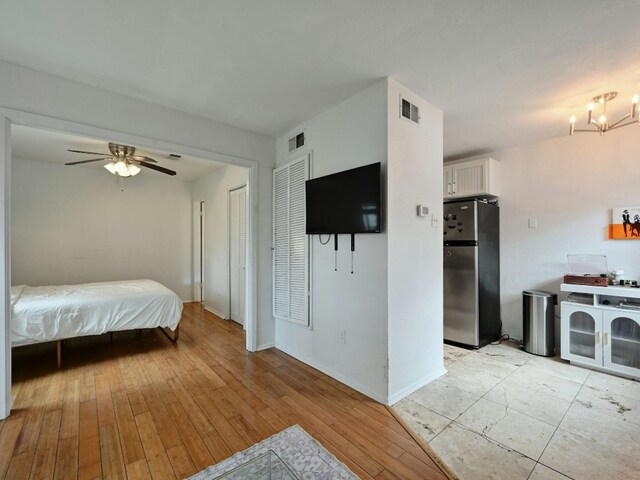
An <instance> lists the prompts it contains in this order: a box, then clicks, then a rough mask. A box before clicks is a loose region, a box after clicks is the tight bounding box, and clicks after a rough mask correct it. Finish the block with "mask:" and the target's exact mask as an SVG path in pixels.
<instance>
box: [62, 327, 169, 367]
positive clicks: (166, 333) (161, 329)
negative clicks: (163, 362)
mask: <svg viewBox="0 0 640 480" xmlns="http://www.w3.org/2000/svg"><path fill="white" fill-rule="evenodd" d="M158 328H159V329H160V331H161V332H162V333H164V334H165V335H166V336H167V337H169V340H171V341H172V342H173V343H176V342H177V341H178V338H179V337H180V325H179V324H178V326H177V327H176V329H175V330H173V331H172V330H171V329H169V328H167V327H158ZM140 332H142V330H140ZM170 332H171V333H170ZM109 335H110V336H111V341H113V332H109ZM64 340H70V339H63V340H56V341H55V342H56V357H57V361H58V368H62V346H63V345H62V342H64Z"/></svg>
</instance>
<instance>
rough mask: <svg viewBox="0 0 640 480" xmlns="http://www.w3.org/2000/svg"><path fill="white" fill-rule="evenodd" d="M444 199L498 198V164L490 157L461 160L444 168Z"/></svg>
mask: <svg viewBox="0 0 640 480" xmlns="http://www.w3.org/2000/svg"><path fill="white" fill-rule="evenodd" d="M443 180H444V185H443V190H444V198H459V197H471V196H475V195H492V196H496V197H497V196H498V195H499V194H500V192H499V188H498V187H499V185H498V183H499V173H498V162H497V161H496V160H494V159H493V158H490V157H484V158H477V159H474V160H466V161H465V160H460V161H456V162H453V163H447V164H446V165H445V167H444V179H443Z"/></svg>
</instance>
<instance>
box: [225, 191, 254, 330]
mask: <svg viewBox="0 0 640 480" xmlns="http://www.w3.org/2000/svg"><path fill="white" fill-rule="evenodd" d="M242 188H244V189H245V191H244V195H245V203H244V209H245V212H244V213H245V238H244V243H245V257H244V258H245V267H246V263H247V262H246V260H247V259H248V258H249V257H248V253H249V252H248V249H249V242H248V241H247V235H246V232H247V231H248V228H247V227H248V224H249V221H248V220H249V217H248V216H247V210H248V209H247V204H248V198H247V191H248V189H247V184H246V183H243V184H242V185H240V186H238V187H234V188H230V189H229V190H228V191H227V292H228V293H227V299H228V300H229V304H228V305H229V314H228V315H227V316H228V317H229V320H233V319H232V318H231V193H232V192H235V191H238V190H240V189H242ZM244 279H245V287H244V291H245V299H244V300H245V308H244V310H245V315H244V316H245V318H243V319H242V328H243V329H244V330H246V329H247V318H246V317H247V305H246V303H247V299H248V296H247V292H248V290H247V288H248V282H247V280H248V278H247V274H246V269H245V276H244ZM236 323H237V322H236Z"/></svg>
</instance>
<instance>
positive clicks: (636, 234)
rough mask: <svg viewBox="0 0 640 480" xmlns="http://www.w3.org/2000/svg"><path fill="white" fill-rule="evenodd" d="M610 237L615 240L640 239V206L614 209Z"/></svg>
mask: <svg viewBox="0 0 640 480" xmlns="http://www.w3.org/2000/svg"><path fill="white" fill-rule="evenodd" d="M611 213H612V215H611V217H612V218H611V225H609V238H611V239H614V240H625V239H626V240H640V206H639V207H620V208H614V209H612V212H611Z"/></svg>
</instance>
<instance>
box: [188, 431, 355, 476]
mask: <svg viewBox="0 0 640 480" xmlns="http://www.w3.org/2000/svg"><path fill="white" fill-rule="evenodd" d="M270 451H271V452H273V453H275V454H276V455H277V457H279V459H280V460H282V462H284V463H285V464H286V467H288V469H289V470H291V471H292V472H293V473H294V474H295V475H297V476H298V478H300V479H301V480H358V477H357V476H356V475H354V474H353V473H352V472H351V471H350V470H349V469H348V468H347V466H346V465H345V464H344V463H342V462H340V461H338V459H336V457H334V456H333V455H332V454H331V453H329V452H328V451H327V450H326V449H325V448H324V447H323V446H322V445H320V443H319V442H318V441H317V440H315V439H314V438H312V437H311V436H310V435H309V434H308V433H307V432H305V431H304V430H303V429H302V427H300V426H299V425H294V426H292V427H289V428H287V429H286V430H283V431H282V432H280V433H276V434H275V435H273V436H272V437H270V438H267V439H266V440H263V441H262V442H260V443H256V444H255V445H253V446H251V447H249V448H248V449H246V450H244V451H242V452H239V453H236V454H235V455H233V456H232V457H230V458H227V459H226V460H224V461H222V462H220V463H218V464H216V465H212V466H210V467H207V468H206V469H204V470H203V471H201V472H199V473H196V474H195V475H193V476H192V477H189V480H212V479H214V478H217V477H219V476H220V475H223V474H225V473H228V472H231V471H232V470H234V469H237V468H238V467H240V466H242V465H245V464H247V463H249V462H252V460H256V459H257V457H261V456H262V458H266V455H267V454H269V452H270ZM236 471H237V470H236ZM234 478H235V476H234ZM237 478H247V479H249V478H276V477H269V476H262V475H258V476H251V475H249V476H238V477H237ZM278 478H290V477H278Z"/></svg>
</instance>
